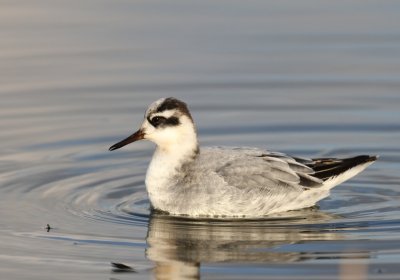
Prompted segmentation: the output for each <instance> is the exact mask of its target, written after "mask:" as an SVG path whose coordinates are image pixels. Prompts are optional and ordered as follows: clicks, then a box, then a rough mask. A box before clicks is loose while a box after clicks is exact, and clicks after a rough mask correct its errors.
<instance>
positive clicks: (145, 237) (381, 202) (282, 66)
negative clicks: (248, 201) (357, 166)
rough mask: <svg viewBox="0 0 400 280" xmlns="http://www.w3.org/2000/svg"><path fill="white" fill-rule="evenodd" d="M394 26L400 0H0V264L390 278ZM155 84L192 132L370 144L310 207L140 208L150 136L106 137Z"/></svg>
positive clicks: (398, 91)
mask: <svg viewBox="0 0 400 280" xmlns="http://www.w3.org/2000/svg"><path fill="white" fill-rule="evenodd" d="M399 27H400V3H399V2H397V1H355V0H354V1H340V2H337V1H330V2H325V1H279V2H277V1H198V2H190V3H189V2H188V1H113V0H107V1H106V0H102V1H94V0H93V1H91V0H88V1H62V0H60V1H51V0H40V1H28V0H25V1H1V4H0V34H1V40H0V61H1V63H0V98H1V101H0V130H1V133H0V143H1V147H2V148H1V150H0V276H1V279H68V280H70V279H121V280H122V279H149V278H158V279H199V278H201V279H322V278H323V279H360V280H361V279H399V277H400V267H399V266H398V263H399V262H400V202H399V199H400V186H399V184H400V183H399V182H400V173H399V170H400V146H399V140H400V109H399V108H400V28H399ZM164 96H175V97H178V98H181V99H183V100H185V101H186V102H187V103H188V104H189V105H190V108H191V110H192V113H193V116H194V118H195V120H196V122H197V126H198V130H199V137H200V141H201V144H202V145H237V146H257V147H264V148H268V149H272V150H279V151H283V152H286V153H289V154H294V155H298V156H306V157H316V156H350V155H356V154H379V155H381V158H380V160H379V161H378V162H376V163H375V164H374V165H372V166H370V167H369V168H368V169H367V170H366V171H365V172H364V173H362V174H361V175H359V176H357V177H356V178H354V179H352V180H351V181H348V182H346V183H344V184H342V185H341V186H339V187H337V188H335V189H334V190H333V192H332V195H331V196H330V197H329V198H327V199H325V200H323V201H321V203H320V204H319V209H308V210H304V211H296V212H289V213H284V214H282V215H278V216H275V217H271V218H270V219H266V220H262V221H255V220H253V221H243V222H237V221H223V222H221V221H195V220H186V219H174V218H171V217H167V216H162V215H153V216H151V215H150V213H149V201H148V199H147V195H146V191H145V186H144V174H145V171H146V167H147V164H148V162H149V160H150V158H151V154H152V151H153V149H154V146H153V145H152V144H151V143H147V142H142V143H137V144H135V145H130V146H128V147H127V148H124V149H121V150H119V151H116V152H113V153H110V152H108V147H109V146H110V145H111V144H114V143H115V142H116V141H118V140H120V139H122V138H123V137H125V136H127V135H129V134H130V133H131V132H133V131H134V130H135V129H136V128H137V126H138V125H139V124H140V123H141V120H142V117H143V113H144V110H145V109H146V107H147V106H148V104H149V103H151V102H152V101H154V100H155V99H157V98H159V97H164ZM47 224H49V225H50V226H51V228H52V229H51V230H50V231H49V232H47V230H46V229H45V227H46V225H47ZM111 262H118V263H123V264H126V265H129V266H132V267H134V269H136V271H137V273H119V271H116V270H113V268H112V267H111V264H110V263H111Z"/></svg>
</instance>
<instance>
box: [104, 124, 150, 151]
mask: <svg viewBox="0 0 400 280" xmlns="http://www.w3.org/2000/svg"><path fill="white" fill-rule="evenodd" d="M142 139H144V132H143V130H141V129H139V130H138V131H136V132H135V133H133V134H132V135H131V136H129V137H127V138H125V139H124V140H122V141H120V142H118V143H116V144H114V145H112V146H111V147H110V149H109V150H110V151H114V150H116V149H119V148H122V147H123V146H126V145H128V144H130V143H132V142H135V141H138V140H142Z"/></svg>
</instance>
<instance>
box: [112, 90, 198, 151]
mask: <svg viewBox="0 0 400 280" xmlns="http://www.w3.org/2000/svg"><path fill="white" fill-rule="evenodd" d="M141 139H148V140H150V141H152V142H154V143H156V144H157V145H158V146H159V147H160V148H161V149H164V150H170V148H173V147H174V148H176V149H178V150H179V149H182V148H184V147H185V146H193V145H194V146H196V147H197V138H196V130H195V127H194V124H193V121H192V117H191V116H190V113H189V110H188V109H187V107H186V104H185V103H183V102H182V101H179V100H177V99H175V98H172V97H170V98H162V99H159V100H157V101H156V102H154V103H153V104H151V105H150V107H149V108H148V109H147V111H146V114H145V118H144V121H143V123H142V125H141V127H140V129H139V130H138V131H136V132H135V133H134V134H132V135H131V136H129V137H127V138H126V139H124V140H122V141H120V142H118V143H116V144H114V145H113V146H111V147H110V150H111V151H113V150H116V149H119V148H121V147H123V146H125V145H128V144H129V143H132V142H135V141H138V140H141Z"/></svg>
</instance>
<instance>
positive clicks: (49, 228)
mask: <svg viewBox="0 0 400 280" xmlns="http://www.w3.org/2000/svg"><path fill="white" fill-rule="evenodd" d="M45 228H46V230H47V232H50V230H51V229H52V227H51V226H50V225H49V224H47V226H46V227H45Z"/></svg>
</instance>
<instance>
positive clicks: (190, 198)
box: [110, 97, 377, 218]
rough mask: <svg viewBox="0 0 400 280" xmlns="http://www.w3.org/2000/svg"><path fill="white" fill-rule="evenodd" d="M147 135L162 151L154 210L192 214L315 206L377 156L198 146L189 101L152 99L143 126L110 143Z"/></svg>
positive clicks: (150, 181)
mask: <svg viewBox="0 0 400 280" xmlns="http://www.w3.org/2000/svg"><path fill="white" fill-rule="evenodd" d="M141 139H147V140H150V141H152V142H154V143H155V144H156V145H157V148H156V150H155V152H154V155H153V158H152V160H151V163H150V165H149V167H148V170H147V174H146V181H145V182H146V187H147V191H148V194H149V199H150V203H151V206H152V208H153V209H156V210H161V211H163V212H168V213H169V214H171V215H185V216H191V217H238V218H241V217H246V218H255V217H262V216H265V215H269V214H272V213H277V212H283V211H289V210H296V209H301V208H306V207H311V206H313V205H315V204H316V203H317V202H318V201H319V200H321V199H323V198H325V197H327V196H328V195H329V191H330V189H332V188H333V187H334V186H336V185H338V184H340V183H342V182H344V181H346V180H348V179H349V178H351V177H353V176H355V175H356V174H358V173H360V172H361V171H363V170H364V169H365V168H366V167H367V166H368V165H370V164H372V163H373V162H374V161H375V160H376V159H377V156H368V155H361V156H356V157H352V158H344V159H338V158H315V159H304V158H298V157H291V156H288V155H286V154H283V153H278V152H271V151H267V150H262V149H257V148H220V147H214V148H201V149H200V148H199V145H198V141H197V134H196V127H195V124H194V122H193V118H192V116H191V114H190V112H189V110H188V108H187V106H186V104H185V103H184V102H182V101H180V100H178V99H175V98H172V97H170V98H162V99H159V100H157V101H155V102H154V103H152V104H151V105H150V106H149V108H148V109H147V111H146V113H145V118H144V121H143V123H142V125H141V127H140V129H139V130H138V131H137V132H135V133H134V134H132V135H131V136H129V137H128V138H126V139H124V140H122V141H120V142H118V143H116V144H115V145H113V146H111V147H110V151H113V150H116V149H119V148H121V147H123V146H125V145H127V144H129V143H131V142H135V141H137V140H141Z"/></svg>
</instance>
